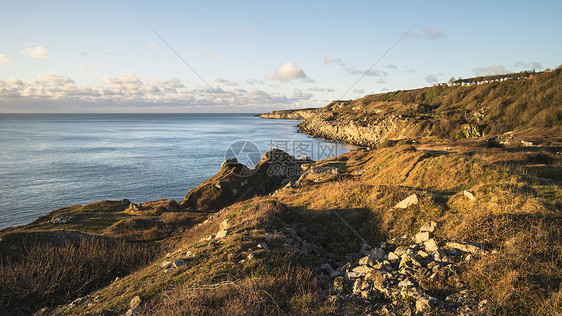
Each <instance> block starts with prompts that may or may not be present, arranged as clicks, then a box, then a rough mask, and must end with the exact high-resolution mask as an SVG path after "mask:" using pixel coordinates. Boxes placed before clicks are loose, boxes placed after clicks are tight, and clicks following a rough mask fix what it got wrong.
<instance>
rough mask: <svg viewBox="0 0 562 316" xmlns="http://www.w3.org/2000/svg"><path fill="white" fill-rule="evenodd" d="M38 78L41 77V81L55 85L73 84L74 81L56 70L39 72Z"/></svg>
mask: <svg viewBox="0 0 562 316" xmlns="http://www.w3.org/2000/svg"><path fill="white" fill-rule="evenodd" d="M37 78H39V81H42V82H43V83H45V84H48V85H51V84H52V85H55V86H64V85H68V84H73V83H74V81H73V80H71V79H69V78H66V77H65V76H62V75H59V74H57V73H54V72H46V73H43V74H39V76H37Z"/></svg>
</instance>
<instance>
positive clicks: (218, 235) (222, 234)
mask: <svg viewBox="0 0 562 316" xmlns="http://www.w3.org/2000/svg"><path fill="white" fill-rule="evenodd" d="M226 234H228V230H227V229H221V230H219V231H218V232H217V233H216V234H215V239H220V238H224V237H226Z"/></svg>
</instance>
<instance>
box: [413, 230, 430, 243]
mask: <svg viewBox="0 0 562 316" xmlns="http://www.w3.org/2000/svg"><path fill="white" fill-rule="evenodd" d="M429 237H430V236H429V233H428V232H420V233H417V234H416V235H415V236H414V241H415V242H416V244H421V243H423V242H424V241H427V240H429Z"/></svg>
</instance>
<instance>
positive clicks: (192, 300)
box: [140, 264, 330, 315]
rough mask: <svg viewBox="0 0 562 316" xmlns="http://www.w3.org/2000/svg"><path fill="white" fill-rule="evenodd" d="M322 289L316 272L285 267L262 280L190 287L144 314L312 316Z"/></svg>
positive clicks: (156, 301)
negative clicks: (286, 315)
mask: <svg viewBox="0 0 562 316" xmlns="http://www.w3.org/2000/svg"><path fill="white" fill-rule="evenodd" d="M320 292H321V290H320V287H319V285H318V281H317V279H316V278H315V275H314V273H313V272H312V271H311V270H309V269H306V268H302V267H299V266H294V265H290V264H289V265H284V266H281V267H279V268H277V269H275V270H274V271H272V272H269V273H267V274H264V275H260V276H259V277H251V276H250V277H246V278H244V279H241V280H232V281H223V282H220V283H215V284H212V285H207V286H194V287H186V288H183V289H179V290H176V291H173V292H171V293H165V294H163V295H161V296H159V297H157V298H155V299H154V300H152V301H151V302H150V304H149V305H147V306H145V307H144V308H143V310H142V311H141V313H140V314H141V315H281V314H283V315H284V314H293V315H308V314H310V313H315V314H318V313H328V312H329V311H330V309H329V308H320V309H319V308H318V307H317V306H318V301H319V297H318V296H319V294H320Z"/></svg>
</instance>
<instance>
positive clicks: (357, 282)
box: [353, 279, 363, 294]
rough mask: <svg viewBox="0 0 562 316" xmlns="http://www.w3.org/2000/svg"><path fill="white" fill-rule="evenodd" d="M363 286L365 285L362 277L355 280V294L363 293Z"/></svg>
mask: <svg viewBox="0 0 562 316" xmlns="http://www.w3.org/2000/svg"><path fill="white" fill-rule="evenodd" d="M362 287H363V281H361V279H357V280H355V283H354V284H353V294H359V293H361V288H362Z"/></svg>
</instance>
